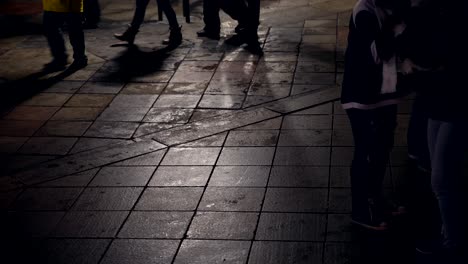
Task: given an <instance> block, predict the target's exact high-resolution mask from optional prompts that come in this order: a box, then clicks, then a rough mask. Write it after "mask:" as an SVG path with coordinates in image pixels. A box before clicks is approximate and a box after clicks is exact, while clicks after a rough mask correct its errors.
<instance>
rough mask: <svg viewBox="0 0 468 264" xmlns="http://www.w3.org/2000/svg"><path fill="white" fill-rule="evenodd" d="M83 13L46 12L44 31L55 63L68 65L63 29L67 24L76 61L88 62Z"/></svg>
mask: <svg viewBox="0 0 468 264" xmlns="http://www.w3.org/2000/svg"><path fill="white" fill-rule="evenodd" d="M81 15H82V14H81V13H61V12H50V11H45V12H44V30H45V35H46V37H47V41H48V43H49V47H50V51H51V53H52V56H53V57H54V62H56V63H58V64H63V65H64V64H66V61H67V53H66V50H65V42H64V39H63V35H62V33H61V28H62V27H63V25H64V24H65V23H66V24H67V26H68V35H69V37H70V43H71V45H72V47H73V59H74V60H75V61H84V60H87V58H86V55H85V39H84V33H83V26H82V24H81V17H82V16H81Z"/></svg>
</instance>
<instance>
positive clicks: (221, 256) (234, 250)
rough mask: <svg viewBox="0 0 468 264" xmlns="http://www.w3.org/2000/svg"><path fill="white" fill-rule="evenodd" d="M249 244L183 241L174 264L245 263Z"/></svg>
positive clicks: (241, 242) (242, 242)
mask: <svg viewBox="0 0 468 264" xmlns="http://www.w3.org/2000/svg"><path fill="white" fill-rule="evenodd" d="M250 243H251V242H247V241H220V240H184V242H182V245H181V247H180V250H179V253H178V254H177V257H176V259H175V262H174V263H177V264H188V263H191V264H204V263H213V264H228V263H229V264H241V263H245V262H246V261H247V256H248V253H249V248H250Z"/></svg>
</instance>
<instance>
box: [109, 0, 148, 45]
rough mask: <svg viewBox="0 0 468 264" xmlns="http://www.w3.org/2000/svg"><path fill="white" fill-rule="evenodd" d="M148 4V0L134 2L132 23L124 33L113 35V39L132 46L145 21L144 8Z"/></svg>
mask: <svg viewBox="0 0 468 264" xmlns="http://www.w3.org/2000/svg"><path fill="white" fill-rule="evenodd" d="M148 3H149V0H136V1H135V13H134V14H133V19H132V22H131V23H130V25H129V26H128V28H127V30H126V31H125V32H124V33H121V34H114V37H115V38H117V39H119V40H122V41H127V42H128V43H130V44H133V42H134V41H135V36H136V34H137V33H138V30H139V29H140V26H141V24H142V23H143V20H144V19H145V13H146V7H147V6H148Z"/></svg>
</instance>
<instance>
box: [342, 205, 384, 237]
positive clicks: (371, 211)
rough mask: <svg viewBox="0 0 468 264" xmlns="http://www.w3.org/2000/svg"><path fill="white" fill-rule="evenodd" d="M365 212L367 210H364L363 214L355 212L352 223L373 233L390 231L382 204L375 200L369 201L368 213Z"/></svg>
mask: <svg viewBox="0 0 468 264" xmlns="http://www.w3.org/2000/svg"><path fill="white" fill-rule="evenodd" d="M353 210H354V208H353ZM365 211H366V210H363V212H361V213H359V214H357V213H355V212H353V215H352V216H351V223H352V224H354V225H357V226H359V227H363V228H365V229H368V230H372V231H385V230H388V223H387V221H385V219H384V215H383V210H382V208H381V205H380V203H378V202H377V201H375V200H374V199H368V202H367V212H365Z"/></svg>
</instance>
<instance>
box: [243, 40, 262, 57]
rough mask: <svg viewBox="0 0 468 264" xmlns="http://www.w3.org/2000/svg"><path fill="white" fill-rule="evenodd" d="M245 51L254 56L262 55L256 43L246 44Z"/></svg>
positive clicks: (260, 48) (258, 44)
mask: <svg viewBox="0 0 468 264" xmlns="http://www.w3.org/2000/svg"><path fill="white" fill-rule="evenodd" d="M245 49H246V50H248V51H249V52H250V53H252V54H254V55H259V56H262V55H263V49H262V47H261V46H260V43H258V41H255V42H251V43H247V47H245Z"/></svg>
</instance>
